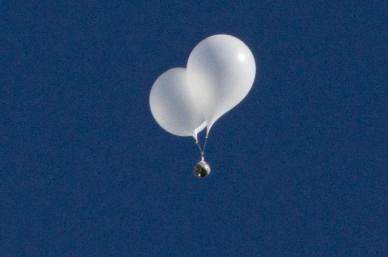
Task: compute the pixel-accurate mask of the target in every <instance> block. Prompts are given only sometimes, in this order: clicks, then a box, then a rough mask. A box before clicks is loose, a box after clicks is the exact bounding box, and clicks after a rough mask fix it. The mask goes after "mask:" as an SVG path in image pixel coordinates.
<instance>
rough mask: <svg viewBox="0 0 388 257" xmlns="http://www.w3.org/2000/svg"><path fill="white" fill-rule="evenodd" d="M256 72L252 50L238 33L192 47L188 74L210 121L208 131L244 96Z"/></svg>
mask: <svg viewBox="0 0 388 257" xmlns="http://www.w3.org/2000/svg"><path fill="white" fill-rule="evenodd" d="M255 75H256V64H255V59H254V57H253V54H252V52H251V51H250V50H249V48H248V47H247V46H246V45H245V44H244V42H242V41H241V40H240V39H238V38H236V37H233V36H230V35H224V34H221V35H214V36H211V37H208V38H205V39H204V40H202V41H201V42H200V43H199V44H198V45H197V46H196V47H195V48H194V49H193V51H192V52H191V54H190V56H189V59H188V62H187V77H188V81H189V83H190V89H191V90H192V94H193V96H194V97H195V99H196V102H198V103H199V106H200V107H201V110H202V113H203V115H204V118H205V120H206V122H207V133H209V131H210V129H211V127H212V126H213V124H214V123H215V122H216V121H217V120H218V119H219V118H220V117H221V116H222V115H223V114H225V113H226V112H228V111H229V110H231V109H232V108H233V107H235V106H236V105H237V104H238V103H239V102H241V101H242V100H243V99H244V98H245V96H246V95H247V94H248V92H249V91H250V89H251V87H252V85H253V82H254V79H255Z"/></svg>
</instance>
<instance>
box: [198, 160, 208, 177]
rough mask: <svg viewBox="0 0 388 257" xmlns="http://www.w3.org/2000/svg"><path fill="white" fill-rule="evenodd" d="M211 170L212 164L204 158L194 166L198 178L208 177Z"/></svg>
mask: <svg viewBox="0 0 388 257" xmlns="http://www.w3.org/2000/svg"><path fill="white" fill-rule="evenodd" d="M210 172H211V168H210V165H209V164H208V163H207V162H206V161H204V160H202V161H199V162H198V163H197V164H196V165H195V167H194V175H195V176H196V177H197V178H204V177H207V176H209V174H210Z"/></svg>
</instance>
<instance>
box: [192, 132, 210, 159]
mask: <svg viewBox="0 0 388 257" xmlns="http://www.w3.org/2000/svg"><path fill="white" fill-rule="evenodd" d="M207 139H208V135H207V134H206V136H205V142H204V143H203V146H201V142H200V141H199V139H198V138H196V139H195V144H196V145H197V146H198V150H199V154H200V155H201V160H205V151H206V145H207Z"/></svg>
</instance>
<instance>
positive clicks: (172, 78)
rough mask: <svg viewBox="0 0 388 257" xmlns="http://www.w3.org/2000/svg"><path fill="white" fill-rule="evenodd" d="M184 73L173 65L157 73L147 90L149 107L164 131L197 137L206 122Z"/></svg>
mask: <svg viewBox="0 0 388 257" xmlns="http://www.w3.org/2000/svg"><path fill="white" fill-rule="evenodd" d="M186 75H187V74H186V69H184V68H173V69H170V70H168V71H166V72H164V73H163V74H162V75H160V76H159V77H158V78H157V80H156V81H155V83H154V85H153V86H152V89H151V93H150V107H151V112H152V115H153V116H154V118H155V120H156V121H157V123H158V124H159V125H160V126H161V127H162V128H163V129H165V130H166V131H168V132H170V133H171V134H174V135H177V136H193V137H194V138H197V134H198V133H199V132H200V131H201V130H202V129H204V128H205V127H206V122H205V120H204V118H203V115H202V112H201V110H200V109H199V107H198V103H197V102H196V101H195V99H194V98H193V96H192V93H191V90H190V89H189V85H188V83H187V76H186Z"/></svg>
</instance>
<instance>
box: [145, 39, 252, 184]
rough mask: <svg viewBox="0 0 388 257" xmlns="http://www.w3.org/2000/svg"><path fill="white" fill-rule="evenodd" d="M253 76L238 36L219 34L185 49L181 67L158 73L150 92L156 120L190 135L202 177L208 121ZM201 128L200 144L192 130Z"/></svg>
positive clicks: (236, 98)
mask: <svg viewBox="0 0 388 257" xmlns="http://www.w3.org/2000/svg"><path fill="white" fill-rule="evenodd" d="M255 75H256V64H255V59H254V57H253V54H252V52H251V51H250V49H249V48H248V47H247V46H246V45H245V44H244V42H242V41H241V40H240V39H238V38H236V37H234V36H230V35H225V34H220V35H214V36H211V37H208V38H205V39H204V40H202V41H201V42H200V43H199V44H198V45H197V46H195V48H194V49H193V50H192V52H191V53H190V56H189V58H188V62H187V67H186V68H173V69H170V70H168V71H166V72H164V73H163V74H162V75H160V76H159V77H158V78H157V80H156V81H155V82H154V84H153V86H152V89H151V93H150V107H151V113H152V115H153V117H154V118H155V120H156V122H157V123H158V124H159V125H160V126H161V127H162V128H163V129H164V130H166V131H167V132H169V133H171V134H173V135H176V136H189V137H193V138H194V140H195V143H196V144H197V146H198V149H199V151H200V154H201V161H200V162H198V163H197V165H196V166H195V168H194V174H195V175H196V176H197V177H199V178H202V177H206V176H208V175H209V174H210V170H211V168H210V165H209V164H208V163H207V162H206V160H205V150H206V144H207V140H208V137H209V132H210V130H211V128H212V127H213V125H214V123H215V122H216V121H217V120H218V119H219V118H220V117H221V116H222V115H224V114H225V113H227V112H228V111H230V110H231V109H233V108H234V107H235V106H236V105H237V104H238V103H240V102H241V101H242V100H243V99H244V98H245V97H246V96H247V94H248V93H249V91H250V89H251V87H252V85H253V82H254V79H255ZM205 128H206V134H205V141H204V144H203V145H201V143H200V142H199V139H198V133H200V132H201V131H202V130H204V129H205Z"/></svg>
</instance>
